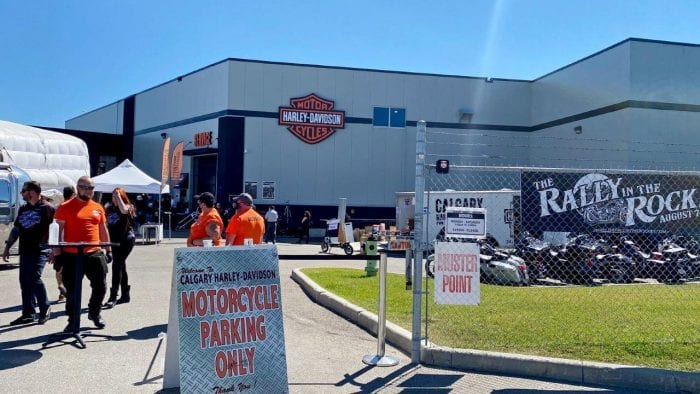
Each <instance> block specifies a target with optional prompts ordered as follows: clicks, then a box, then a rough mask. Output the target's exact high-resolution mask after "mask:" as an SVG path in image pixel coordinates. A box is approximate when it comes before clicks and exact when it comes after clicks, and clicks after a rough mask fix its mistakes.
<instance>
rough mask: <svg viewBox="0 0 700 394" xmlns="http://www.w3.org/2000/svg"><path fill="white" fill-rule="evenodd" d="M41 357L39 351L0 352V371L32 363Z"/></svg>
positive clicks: (15, 350) (13, 350) (14, 350)
mask: <svg viewBox="0 0 700 394" xmlns="http://www.w3.org/2000/svg"><path fill="white" fill-rule="evenodd" d="M41 356H42V354H41V352H40V351H37V350H27V349H11V350H0V371H2V370H3V369H11V368H15V367H21V366H22V365H26V364H30V363H33V362H34V361H36V360H38V359H40V358H41Z"/></svg>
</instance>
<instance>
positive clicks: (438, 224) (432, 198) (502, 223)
mask: <svg viewBox="0 0 700 394" xmlns="http://www.w3.org/2000/svg"><path fill="white" fill-rule="evenodd" d="M519 200H520V190H512V189H502V190H493V191H453V190H448V191H434V192H432V191H431V192H425V198H424V199H423V201H424V204H425V206H424V207H423V211H424V212H426V213H427V217H428V220H427V226H428V227H427V238H426V240H427V241H432V240H434V239H435V237H436V236H437V235H438V234H439V233H440V231H441V230H443V228H444V227H445V214H446V209H447V208H448V207H463V208H484V209H486V232H487V233H489V234H491V235H492V236H493V237H495V238H496V240H498V243H499V244H500V245H501V246H508V247H510V246H512V245H513V224H514V210H515V209H516V208H517V207H518V206H519ZM415 205H416V199H415V193H414V192H398V193H396V226H397V228H398V229H400V230H404V231H405V230H406V229H408V228H410V227H411V225H412V223H413V219H414V217H415V209H416V208H415Z"/></svg>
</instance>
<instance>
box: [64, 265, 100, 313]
mask: <svg viewBox="0 0 700 394" xmlns="http://www.w3.org/2000/svg"><path fill="white" fill-rule="evenodd" d="M60 257H61V260H62V263H63V284H64V285H65V286H66V290H68V296H67V297H66V315H67V316H68V322H72V321H73V319H72V318H73V316H72V313H73V303H74V302H75V299H74V297H75V293H74V292H75V286H76V283H75V279H76V278H75V264H76V261H77V258H78V256H77V255H75V254H71V253H63V254H61V255H60ZM83 275H85V276H87V278H88V280H89V281H90V287H91V288H92V294H90V301H88V316H90V317H95V316H99V315H100V309H101V308H102V301H103V300H104V298H105V294H106V293H107V258H106V257H105V254H104V252H102V251H99V252H95V253H92V254H88V255H85V256H84V258H83ZM78 279H79V281H80V282H79V283H78V284H77V285H78V286H82V281H83V278H82V277H80V278H78Z"/></svg>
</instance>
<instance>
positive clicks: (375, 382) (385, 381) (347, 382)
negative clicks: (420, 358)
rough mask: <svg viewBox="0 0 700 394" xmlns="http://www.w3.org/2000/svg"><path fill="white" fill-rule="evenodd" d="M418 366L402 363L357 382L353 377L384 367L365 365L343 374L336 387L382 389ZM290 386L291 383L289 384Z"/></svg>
mask: <svg viewBox="0 0 700 394" xmlns="http://www.w3.org/2000/svg"><path fill="white" fill-rule="evenodd" d="M419 367H420V366H418V365H416V364H407V365H404V366H403V367H401V368H398V369H396V370H394V371H393V372H391V373H390V374H388V375H386V376H384V377H381V378H374V379H372V380H371V381H369V382H367V383H364V384H363V383H358V382H356V381H355V379H356V378H357V377H359V376H361V375H362V374H364V373H366V372H368V371H370V370H371V369H373V368H384V367H377V366H370V365H368V366H366V367H364V368H362V369H360V370H359V371H357V372H355V373H353V374H351V375H348V374H345V379H343V380H341V381H339V382H338V383H336V384H335V386H336V387H346V386H355V387H357V388H358V389H359V390H360V391H361V392H374V391H376V390H379V389H382V388H384V387H387V386H388V385H390V384H391V382H393V381H394V380H396V379H398V378H399V377H401V376H404V375H406V374H408V373H410V372H411V371H414V370H415V369H416V368H419ZM290 386H291V385H290Z"/></svg>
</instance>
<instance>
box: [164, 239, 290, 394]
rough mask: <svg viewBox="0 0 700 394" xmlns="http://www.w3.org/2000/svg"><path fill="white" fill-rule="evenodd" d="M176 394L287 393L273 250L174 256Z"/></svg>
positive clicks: (180, 252)
mask: <svg viewBox="0 0 700 394" xmlns="http://www.w3.org/2000/svg"><path fill="white" fill-rule="evenodd" d="M175 263H176V267H175V274H176V277H175V280H176V286H177V298H178V300H177V301H178V302H177V306H178V320H179V342H180V357H179V362H180V391H181V392H185V393H232V392H249V393H263V392H264V393H278V392H279V393H282V392H287V391H288V382H287V362H286V356H285V347H284V328H283V322H282V299H281V293H280V279H279V268H278V260H277V252H276V249H275V248H273V247H266V246H259V247H258V246H256V247H255V248H250V247H247V248H246V247H230V248H210V249H197V248H186V249H185V248H181V249H177V250H176V252H175Z"/></svg>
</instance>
